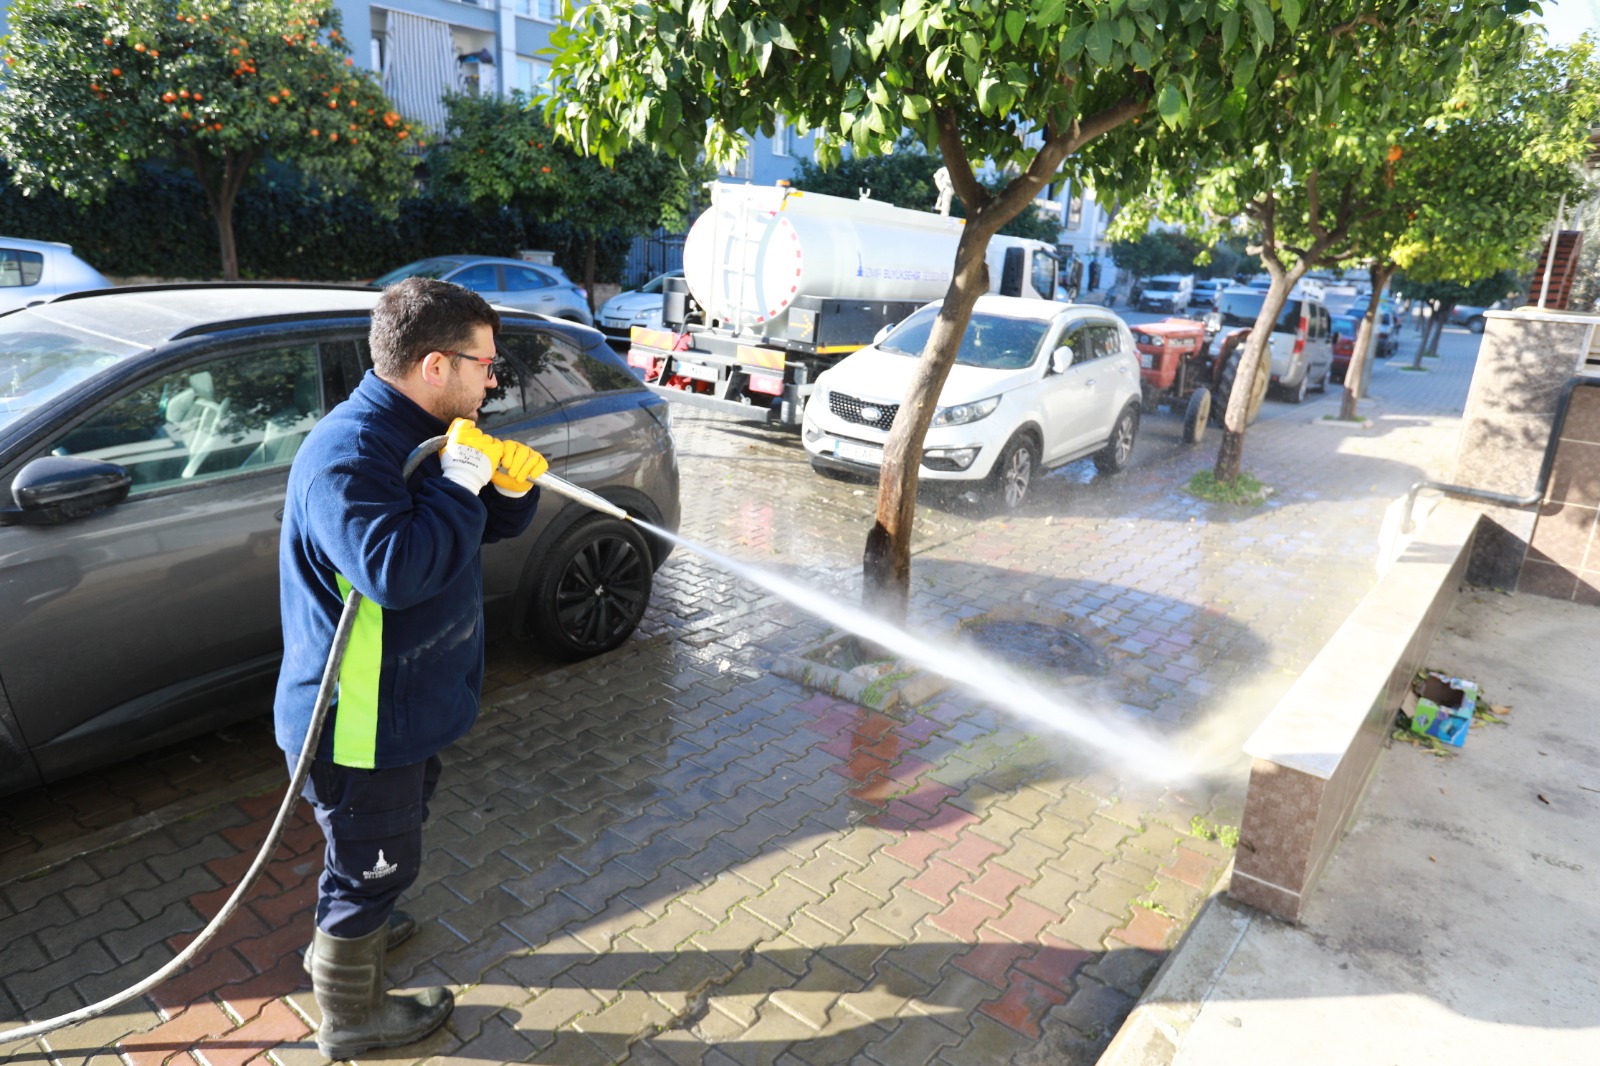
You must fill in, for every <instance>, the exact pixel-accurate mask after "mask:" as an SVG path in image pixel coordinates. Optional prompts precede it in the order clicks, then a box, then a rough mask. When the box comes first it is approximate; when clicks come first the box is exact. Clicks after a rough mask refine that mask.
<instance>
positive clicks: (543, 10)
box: [518, 0, 561, 22]
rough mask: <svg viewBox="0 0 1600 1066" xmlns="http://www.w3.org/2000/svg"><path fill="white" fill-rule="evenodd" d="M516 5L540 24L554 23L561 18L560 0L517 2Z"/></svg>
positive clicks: (520, 0)
mask: <svg viewBox="0 0 1600 1066" xmlns="http://www.w3.org/2000/svg"><path fill="white" fill-rule="evenodd" d="M518 3H519V4H520V5H521V9H522V10H523V12H524V13H526V14H529V15H532V16H533V17H534V18H536V19H538V20H539V21H540V22H556V21H558V20H559V19H560V18H561V0H518ZM530 7H531V8H532V10H531V11H530V10H528V9H529V8H530Z"/></svg>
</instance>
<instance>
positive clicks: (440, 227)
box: [0, 164, 629, 283]
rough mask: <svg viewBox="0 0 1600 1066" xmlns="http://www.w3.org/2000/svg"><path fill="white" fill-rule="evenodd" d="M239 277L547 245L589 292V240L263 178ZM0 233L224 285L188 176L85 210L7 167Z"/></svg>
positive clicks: (362, 273) (243, 194)
mask: <svg viewBox="0 0 1600 1066" xmlns="http://www.w3.org/2000/svg"><path fill="white" fill-rule="evenodd" d="M233 222H234V240H235V241H236V243H237V244H238V247H239V272H240V274H242V275H243V276H244V277H246V278H299V279H304V280H318V281H348V280H356V279H367V278H373V277H376V276H378V275H379V274H382V273H385V272H386V271H389V270H392V269H394V268H395V267H397V266H401V265H402V264H405V263H408V262H411V261H412V260H414V259H421V258H423V257H425V256H430V255H447V254H451V253H472V254H477V255H505V256H514V255H516V254H517V251H518V250H519V249H522V248H545V249H549V250H551V251H554V252H555V253H556V262H557V263H558V264H560V265H561V266H562V267H563V268H564V269H565V270H566V271H567V273H568V274H569V275H571V276H572V277H573V279H574V280H577V281H579V282H580V283H581V281H582V273H583V241H582V238H581V236H580V235H578V234H577V233H576V232H575V231H574V230H572V228H571V227H570V226H566V225H562V224H559V223H557V224H542V223H540V222H538V221H537V220H534V219H526V218H523V217H522V216H521V215H520V214H519V213H518V212H516V211H513V210H511V209H509V208H498V209H497V208H487V209H485V208H480V207H475V206H472V205H468V204H463V203H460V202H456V201H451V200H444V199H436V198H433V197H431V196H427V195H421V196H417V197H414V198H411V199H408V200H404V201H402V202H401V204H400V207H399V213H398V215H397V216H395V217H390V218H385V217H383V216H381V215H380V214H379V212H378V211H377V209H376V208H375V207H373V205H372V204H371V203H369V202H367V201H366V200H364V199H362V198H361V197H360V196H356V195H343V196H341V195H331V196H330V195H324V194H323V193H321V192H320V191H319V190H316V189H309V188H307V187H305V186H303V185H302V184H300V183H299V182H297V181H296V180H295V179H294V177H293V176H292V175H290V176H288V177H286V178H273V179H268V180H262V181H260V182H258V183H256V184H254V185H252V186H250V187H248V188H246V189H243V190H241V191H240V193H239V199H238V201H237V203H235V205H234V211H233ZM0 233H3V234H5V235H6V236H10V237H22V238H31V239H34V240H47V241H62V242H64V243H66V244H70V245H72V247H73V250H74V251H75V252H76V253H77V254H78V255H79V256H80V257H81V258H82V259H84V260H85V261H86V262H88V263H89V264H91V265H92V266H94V268H95V269H97V270H99V271H100V272H101V273H103V274H110V275H113V276H116V277H132V276H151V277H168V278H216V277H220V276H221V273H222V271H221V266H220V261H221V256H220V253H219V252H218V249H217V232H216V225H215V224H214V223H213V222H212V219H211V212H210V210H209V208H208V207H207V204H206V198H205V194H204V192H203V191H202V190H201V188H200V185H199V183H198V182H196V181H195V179H194V178H193V177H192V176H191V175H190V174H188V173H187V172H184V171H177V170H168V169H165V168H161V167H154V166H152V167H147V168H145V169H144V170H143V172H142V174H141V177H140V179H139V181H137V182H135V183H128V184H120V185H118V186H117V187H116V188H114V189H113V190H112V192H111V193H110V195H109V196H108V197H107V198H106V201H105V202H104V203H101V204H95V205H88V206H85V205H81V204H77V203H73V202H71V201H68V200H66V199H65V198H64V197H62V196H60V195H59V194H57V193H54V192H51V191H48V190H47V191H45V192H41V193H39V194H37V195H34V196H24V195H22V193H21V191H20V190H18V189H17V188H16V187H15V186H14V185H12V184H11V182H10V174H9V172H8V171H7V170H6V169H5V168H4V166H3V164H0ZM628 245H629V238H627V237H626V236H622V235H616V236H612V237H609V238H607V239H605V240H602V241H601V242H600V247H599V255H598V257H597V263H598V269H597V277H599V278H600V279H602V280H605V279H608V278H614V276H615V275H616V274H618V273H620V272H621V269H622V266H623V263H624V261H625V259H626V256H627V251H628Z"/></svg>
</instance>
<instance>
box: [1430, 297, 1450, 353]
mask: <svg viewBox="0 0 1600 1066" xmlns="http://www.w3.org/2000/svg"><path fill="white" fill-rule="evenodd" d="M1455 309H1456V301H1455V300H1446V301H1444V302H1443V303H1442V304H1440V307H1439V314H1438V316H1437V320H1436V321H1435V322H1434V323H1433V333H1432V335H1431V336H1429V338H1428V354H1429V355H1438V354H1439V340H1440V339H1441V338H1442V337H1443V336H1444V324H1445V323H1446V322H1448V321H1450V315H1451V313H1453V312H1454V311H1455Z"/></svg>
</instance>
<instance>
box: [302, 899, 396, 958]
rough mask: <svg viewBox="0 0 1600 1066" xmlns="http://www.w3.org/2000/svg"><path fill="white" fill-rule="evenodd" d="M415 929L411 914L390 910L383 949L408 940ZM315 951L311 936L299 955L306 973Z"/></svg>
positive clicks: (388, 949)
mask: <svg viewBox="0 0 1600 1066" xmlns="http://www.w3.org/2000/svg"><path fill="white" fill-rule="evenodd" d="M416 931H417V920H416V919H415V918H413V917H411V915H409V914H407V913H406V912H405V911H390V912H389V941H388V944H387V945H386V946H385V950H386V951H393V950H394V949H395V948H397V947H399V946H400V945H401V944H404V943H405V942H406V941H407V940H410V939H411V935H412V934H413V933H415V932H416ZM316 953H317V941H316V938H315V937H313V938H312V940H311V943H309V944H307V945H306V950H305V952H304V953H303V954H302V955H301V956H300V965H301V967H303V968H304V969H305V971H306V973H310V972H311V957H312V956H313V955H315V954H316Z"/></svg>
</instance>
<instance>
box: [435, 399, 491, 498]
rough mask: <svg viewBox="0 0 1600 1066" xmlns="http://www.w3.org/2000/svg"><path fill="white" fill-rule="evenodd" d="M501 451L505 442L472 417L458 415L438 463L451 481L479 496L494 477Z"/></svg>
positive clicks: (440, 451) (440, 452) (451, 426)
mask: <svg viewBox="0 0 1600 1066" xmlns="http://www.w3.org/2000/svg"><path fill="white" fill-rule="evenodd" d="M502 450H503V445H502V444H501V443H500V442H499V441H497V440H495V439H494V438H493V437H491V436H489V435H488V434H487V433H485V432H484V431H483V430H481V429H479V428H478V426H477V424H476V423H474V422H473V421H472V420H471V419H470V418H458V419H456V420H455V421H454V422H452V423H450V432H449V434H448V435H447V436H446V437H445V442H444V447H443V448H440V449H439V464H440V465H441V466H443V467H444V476H445V477H446V478H447V479H448V480H450V481H453V482H455V483H456V484H457V485H460V486H461V487H462V488H464V489H466V490H467V491H468V492H470V493H472V494H473V495H474V496H476V495H477V494H478V493H480V492H482V491H483V487H484V486H485V485H487V484H489V479H490V478H492V477H493V476H494V468H495V466H496V465H498V464H499V462H500V453H501V451H502Z"/></svg>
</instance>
